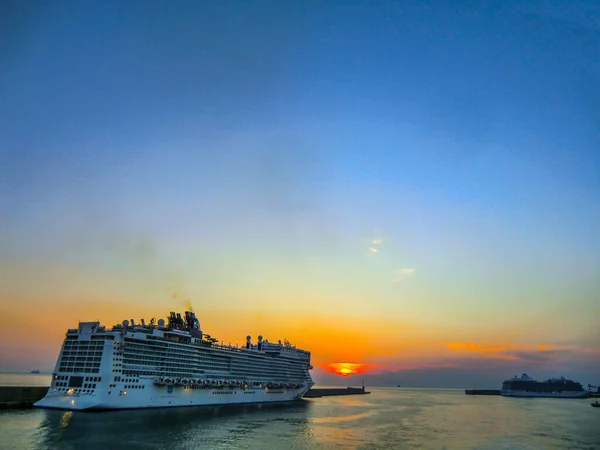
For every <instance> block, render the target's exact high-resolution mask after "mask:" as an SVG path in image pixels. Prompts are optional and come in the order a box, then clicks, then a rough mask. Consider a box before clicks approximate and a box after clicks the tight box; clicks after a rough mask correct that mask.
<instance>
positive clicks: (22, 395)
mask: <svg viewBox="0 0 600 450" xmlns="http://www.w3.org/2000/svg"><path fill="white" fill-rule="evenodd" d="M47 391H48V387H46V386H0V408H26V407H29V406H32V405H33V404H34V403H35V402H37V401H38V400H39V399H41V398H42V397H43V396H44V395H46V392H47Z"/></svg>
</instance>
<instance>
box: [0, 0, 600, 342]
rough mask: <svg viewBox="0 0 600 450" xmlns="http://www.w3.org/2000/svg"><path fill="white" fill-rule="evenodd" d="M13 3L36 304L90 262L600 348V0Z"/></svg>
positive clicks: (17, 122) (0, 228) (13, 100)
mask: <svg viewBox="0 0 600 450" xmlns="http://www.w3.org/2000/svg"><path fill="white" fill-rule="evenodd" d="M3 8H4V12H3V13H2V16H3V17H4V21H3V24H2V26H1V28H2V29H3V30H4V31H3V37H2V44H0V54H1V55H2V58H1V59H2V70H0V98H1V99H2V102H1V103H0V152H1V156H0V164H1V166H0V167H1V169H0V180H1V186H2V190H1V192H0V214H1V215H2V217H3V220H2V222H1V224H0V232H1V238H0V251H1V258H2V261H1V262H2V265H3V267H5V268H10V270H9V272H7V273H10V274H13V275H14V274H17V275H19V276H23V277H24V279H27V278H28V277H31V278H33V279H36V278H38V277H41V279H44V280H46V281H45V282H44V283H42V285H40V287H39V288H38V289H39V291H36V290H35V288H27V292H28V294H27V295H29V296H31V299H32V300H31V301H32V302H36V301H39V302H41V301H42V300H41V299H42V298H43V296H44V291H53V292H55V295H57V296H58V295H59V293H60V292H61V291H64V290H65V289H66V290H69V287H68V285H69V281H68V277H66V278H65V279H63V278H61V277H60V276H58V275H56V274H54V275H49V273H50V272H48V270H49V269H48V267H53V268H54V269H53V270H58V269H56V268H57V267H62V268H64V270H65V271H66V272H68V271H69V270H74V268H77V269H79V270H81V271H82V275H81V276H82V277H83V278H82V279H85V280H87V281H85V282H83V281H81V283H82V284H85V285H89V286H96V284H102V285H103V286H106V285H107V284H110V285H111V287H110V291H107V292H105V294H106V295H123V292H128V293H130V294H127V295H128V296H129V297H128V298H129V303H130V304H131V305H139V304H142V303H143V302H144V301H145V300H143V299H144V298H148V296H150V297H153V300H152V302H154V303H153V304H155V305H157V306H158V305H160V298H165V297H167V298H168V296H170V292H171V291H178V292H183V291H185V293H186V295H190V296H192V297H195V298H198V297H205V296H207V297H208V298H210V299H211V302H215V301H217V299H218V298H225V299H227V302H229V303H227V304H229V305H231V307H232V308H240V307H244V308H245V307H248V305H249V304H252V302H259V303H260V302H261V301H263V300H260V299H265V298H266V299H269V300H264V301H265V302H267V303H268V302H272V299H274V298H276V297H277V296H279V297H283V298H285V296H286V295H288V294H291V293H293V294H294V295H299V296H300V297H299V298H298V299H296V300H295V301H294V302H295V303H294V305H298V307H299V308H300V305H304V307H305V308H306V309H308V310H310V309H311V308H320V309H321V310H323V311H328V312H331V313H333V312H335V311H336V310H339V309H340V308H342V309H344V308H347V309H348V310H352V309H356V308H359V307H362V306H363V305H364V304H368V305H369V308H368V312H367V314H368V315H369V314H370V315H372V316H373V317H375V318H377V317H386V316H389V314H390V313H391V314H397V315H398V316H399V317H401V316H403V315H408V316H409V317H412V318H414V319H415V320H417V319H418V320H423V321H426V320H431V321H432V323H431V324H430V326H432V327H439V326H440V324H446V325H448V326H449V327H450V328H451V329H453V330H455V329H456V330H460V329H465V328H468V327H474V328H473V329H474V330H475V329H478V328H477V327H478V325H477V324H476V323H474V322H473V319H472V318H471V317H470V316H469V311H477V312H478V313H481V314H484V315H490V314H492V315H494V312H497V314H498V317H494V318H487V319H484V321H483V322H484V323H485V326H484V325H481V324H480V325H479V326H480V327H481V328H485V327H488V328H489V327H491V328H495V329H496V331H497V334H498V335H502V334H503V333H504V332H503V331H502V330H506V329H508V328H510V330H512V331H511V332H507V333H504V334H509V335H511V336H512V335H513V334H515V333H516V334H519V333H518V332H517V331H515V330H523V329H525V328H526V327H529V326H530V324H531V322H532V321H534V322H535V326H534V328H536V329H537V328H540V327H541V328H542V330H538V332H537V334H536V335H535V336H534V337H533V338H532V339H533V340H535V339H537V340H544V342H537V341H536V342H535V344H544V343H546V341H548V340H549V339H550V337H551V336H553V334H554V335H555V334H556V333H553V332H552V330H553V329H554V328H556V327H557V328H556V329H558V330H559V331H560V333H559V334H560V335H561V336H564V340H565V342H567V341H568V344H569V345H581V346H584V347H586V348H587V347H590V346H592V347H593V346H594V345H595V344H598V342H599V341H598V340H599V339H600V335H599V333H598V331H597V330H598V328H597V327H594V324H593V319H592V317H593V314H594V313H596V314H600V311H599V310H598V308H599V306H598V294H599V292H598V284H597V277H598V273H600V270H599V269H600V265H599V260H598V255H599V254H600V238H599V237H598V233H597V226H598V225H597V224H598V221H599V219H600V201H599V200H600V189H599V183H598V181H599V180H598V178H599V174H600V171H599V169H600V167H599V162H600V151H599V150H598V149H600V129H599V127H598V124H599V123H600V109H599V107H598V105H600V96H599V94H598V92H600V90H599V89H598V88H599V86H600V85H599V80H600V56H599V55H600V53H599V52H598V47H599V44H600V28H599V27H600V25H599V23H598V17H600V14H599V13H600V10H599V7H598V6H597V5H595V4H594V3H593V2H588V3H585V2H569V3H568V4H566V3H565V2H532V1H526V2H525V1H524V2H451V3H448V4H446V5H441V4H440V2H366V1H354V2H351V1H349V2H348V1H347V2H341V1H329V2H317V1H312V2H311V1H309V2H298V3H296V4H295V5H293V4H292V3H291V2H267V1H260V2H248V3H243V2H179V3H178V4H177V5H174V4H167V3H165V2H154V1H147V2H146V1H144V2H134V1H131V2H67V1H63V2H55V3H52V4H41V3H34V2H9V3H7V4H5V5H4V6H3ZM376 238H382V239H383V243H382V244H381V249H380V250H381V251H379V252H377V254H370V252H369V251H368V247H369V245H368V243H369V241H371V240H373V239H376ZM405 269H415V270H414V272H411V276H410V283H394V282H393V280H394V279H396V278H397V273H398V271H401V270H405ZM52 273H54V272H52ZM404 273H408V272H404ZM83 274H85V275H83ZM412 274H414V276H412ZM15 276H16V275H14V276H12V275H11V276H9V275H6V279H5V281H6V284H5V285H6V286H7V287H5V288H4V289H3V291H2V292H1V294H2V302H3V308H4V309H5V310H6V311H5V312H11V311H12V308H16V306H13V305H15V295H17V294H15V293H18V292H20V290H21V289H23V286H20V285H19V283H18V282H17V281H15V280H17V278H15ZM382 279H385V280H386V282H385V283H382V282H381V280H382ZM65 280H67V281H65ZM150 280H151V282H150ZM158 280H163V281H158ZM402 281H405V280H402ZM71 283H72V281H71ZM418 283H420V284H418ZM398 284H401V285H402V287H401V288H400V289H402V290H401V291H398ZM232 286H234V287H233V288H232ZM103 289H104V288H103ZM107 289H108V288H107ZM77 292H79V291H77ZM119 293H120V294H119ZM132 293H135V294H132ZM73 295H74V294H73ZM302 295H304V297H302ZM244 296H246V299H244V298H242V297H244ZM33 299H37V300H33ZM248 299H251V300H248ZM65 301H66V300H65ZM73 301H75V300H73ZM82 301H83V300H82ZM283 303H284V304H283V305H279V306H271V307H272V308H274V310H278V308H280V309H281V312H282V314H283V313H284V312H285V311H287V310H288V309H289V308H292V309H294V307H295V306H291V307H290V306H289V305H285V302H283ZM260 304H262V303H260ZM271 305H272V303H271ZM131 307H132V308H133V306H131ZM224 307H225V306H224ZM82 308H83V306H82ZM510 308H517V309H519V310H520V311H522V315H521V316H520V319H518V320H517V321H516V323H513V322H511V320H510ZM566 313H568V315H569V316H570V318H569V319H567V320H566V321H565V320H562V319H563V318H564V317H565V314H566ZM451 323H452V324H451ZM557 323H558V325H557ZM540 324H541V325H540ZM561 324H562V325H561ZM507 327H508V328H507ZM519 327H520V328H519ZM513 332H514V333H513ZM482 333H484V332H483V331H482V330H478V331H473V336H472V340H477V339H480V338H481V339H483V338H484V336H483V334H482ZM511 333H513V334H511ZM522 334H523V333H520V334H519V335H522ZM488 337H489V336H488ZM497 337H498V336H496V335H494V336H493V337H490V339H492V340H493V339H496V338H497ZM555 338H556V336H554V339H555ZM465 339H467V337H465ZM448 340H453V338H451V337H448ZM555 340H557V341H560V339H555ZM565 342H556V343H554V342H553V344H556V345H561V344H564V343H565Z"/></svg>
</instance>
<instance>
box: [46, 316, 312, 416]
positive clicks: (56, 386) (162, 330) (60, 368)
mask: <svg viewBox="0 0 600 450" xmlns="http://www.w3.org/2000/svg"><path fill="white" fill-rule="evenodd" d="M310 369H312V366H311V364H310V352H307V351H305V350H301V349H299V348H296V347H295V346H292V345H291V344H290V343H289V342H287V340H286V341H285V342H284V343H281V341H278V343H272V342H269V341H267V340H263V338H262V336H258V340H257V341H256V342H255V343H253V342H252V339H251V337H250V336H247V338H246V344H245V346H243V347H238V346H231V345H222V344H218V343H217V340H216V339H214V338H212V337H210V336H209V335H206V334H203V333H202V331H201V329H200V323H199V322H198V319H197V318H196V316H195V314H194V313H193V312H190V311H186V312H185V315H184V317H182V316H181V315H180V314H175V313H174V312H171V314H170V316H169V318H168V324H167V323H165V321H164V320H163V319H160V320H158V321H155V319H152V320H151V321H150V323H149V324H146V323H145V321H144V320H141V321H140V323H139V324H136V323H135V322H134V321H133V320H131V322H130V321H128V320H124V321H123V323H122V324H118V325H116V326H114V327H112V328H110V329H108V328H106V327H104V326H102V325H100V322H80V323H79V327H78V328H77V329H69V330H68V331H67V333H66V337H65V340H64V343H63V345H62V349H61V351H60V355H59V357H58V361H57V363H56V368H55V370H54V373H53V374H52V384H51V385H50V388H49V389H48V392H47V393H46V396H45V397H44V398H42V399H41V400H39V401H38V402H36V403H35V406H37V407H41V408H59V409H70V410H100V409H130V408H162V407H174V406H193V405H222V404H240V403H270V402H285V401H291V400H297V399H300V398H301V397H302V396H303V395H304V394H305V393H306V392H307V391H308V390H309V389H310V388H311V387H312V386H313V385H314V382H313V380H312V378H311V376H310V373H309V370H310Z"/></svg>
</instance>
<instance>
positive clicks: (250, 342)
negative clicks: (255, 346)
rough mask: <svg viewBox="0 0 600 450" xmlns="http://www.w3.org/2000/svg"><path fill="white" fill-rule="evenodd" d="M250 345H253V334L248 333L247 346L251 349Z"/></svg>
mask: <svg viewBox="0 0 600 450" xmlns="http://www.w3.org/2000/svg"><path fill="white" fill-rule="evenodd" d="M250 347H252V336H250V335H248V336H246V348H247V349H249V348H250Z"/></svg>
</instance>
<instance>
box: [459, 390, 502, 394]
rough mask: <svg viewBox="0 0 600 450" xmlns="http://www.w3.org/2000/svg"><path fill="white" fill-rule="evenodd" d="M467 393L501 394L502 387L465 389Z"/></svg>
mask: <svg viewBox="0 0 600 450" xmlns="http://www.w3.org/2000/svg"><path fill="white" fill-rule="evenodd" d="M465 394H467V395H500V389H465Z"/></svg>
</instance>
